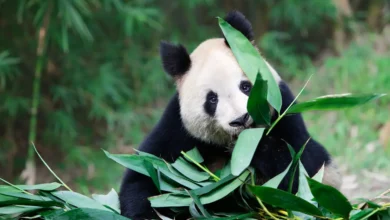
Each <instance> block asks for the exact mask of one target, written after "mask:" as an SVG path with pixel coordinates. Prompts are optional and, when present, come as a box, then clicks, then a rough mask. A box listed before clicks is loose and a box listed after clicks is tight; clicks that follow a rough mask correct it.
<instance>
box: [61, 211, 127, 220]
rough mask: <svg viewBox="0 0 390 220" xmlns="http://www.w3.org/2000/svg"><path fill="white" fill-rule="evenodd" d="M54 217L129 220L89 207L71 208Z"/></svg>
mask: <svg viewBox="0 0 390 220" xmlns="http://www.w3.org/2000/svg"><path fill="white" fill-rule="evenodd" d="M54 219H56V220H73V219H77V220H91V219H101V220H129V219H128V218H126V217H123V216H121V215H119V214H116V213H113V212H108V211H104V210H99V209H90V208H79V209H73V210H70V211H67V212H64V213H62V214H60V215H58V216H56V217H55V218H54Z"/></svg>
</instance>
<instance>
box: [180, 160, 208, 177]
mask: <svg viewBox="0 0 390 220" xmlns="http://www.w3.org/2000/svg"><path fill="white" fill-rule="evenodd" d="M172 166H173V167H174V168H175V169H176V170H177V171H179V172H180V173H181V174H183V175H184V176H186V177H188V178H189V179H191V180H193V181H195V182H201V181H205V180H207V179H209V177H210V176H209V175H208V174H207V173H206V172H200V171H199V170H198V169H196V168H195V167H194V166H192V165H191V164H189V163H188V162H187V161H186V160H185V159H183V158H182V157H179V158H178V159H177V160H176V161H175V162H174V163H173V164H172Z"/></svg>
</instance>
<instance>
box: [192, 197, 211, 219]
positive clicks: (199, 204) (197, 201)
mask: <svg viewBox="0 0 390 220" xmlns="http://www.w3.org/2000/svg"><path fill="white" fill-rule="evenodd" d="M187 192H188V194H189V195H190V196H191V198H192V199H193V200H194V203H195V204H196V206H198V208H199V210H200V211H201V212H202V214H203V215H204V216H206V217H208V218H209V217H211V215H210V213H209V212H207V210H206V209H205V208H204V206H203V204H202V202H201V201H200V199H199V197H198V196H197V195H196V194H195V193H193V192H192V191H187Z"/></svg>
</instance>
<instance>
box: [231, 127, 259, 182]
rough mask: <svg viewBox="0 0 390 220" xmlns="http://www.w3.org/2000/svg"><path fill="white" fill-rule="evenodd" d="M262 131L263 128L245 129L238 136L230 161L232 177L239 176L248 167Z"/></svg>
mask: <svg viewBox="0 0 390 220" xmlns="http://www.w3.org/2000/svg"><path fill="white" fill-rule="evenodd" d="M264 130H265V128H253V129H246V130H244V131H242V132H241V134H240V135H239V137H238V139H237V143H236V145H235V146H234V149H233V153H232V159H231V171H232V174H233V175H234V176H238V175H240V174H241V173H242V172H243V171H244V170H245V169H246V168H247V167H248V166H249V164H250V162H251V161H252V157H253V155H254V154H255V151H256V148H257V145H258V143H259V142H260V139H261V137H262V136H263V133H264Z"/></svg>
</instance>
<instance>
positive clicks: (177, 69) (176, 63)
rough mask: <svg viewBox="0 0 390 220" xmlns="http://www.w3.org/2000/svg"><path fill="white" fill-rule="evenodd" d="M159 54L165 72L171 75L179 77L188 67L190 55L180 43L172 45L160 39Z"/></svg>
mask: <svg viewBox="0 0 390 220" xmlns="http://www.w3.org/2000/svg"><path fill="white" fill-rule="evenodd" d="M160 56H161V60H162V64H163V67H164V70H165V72H167V73H168V74H169V75H171V76H172V77H180V76H182V75H184V74H185V73H186V72H187V71H188V70H189V69H190V66H191V59H190V55H189V54H188V52H187V50H186V48H184V47H183V46H182V45H180V44H179V45H174V44H171V43H168V42H166V41H161V43H160Z"/></svg>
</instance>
